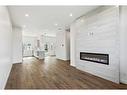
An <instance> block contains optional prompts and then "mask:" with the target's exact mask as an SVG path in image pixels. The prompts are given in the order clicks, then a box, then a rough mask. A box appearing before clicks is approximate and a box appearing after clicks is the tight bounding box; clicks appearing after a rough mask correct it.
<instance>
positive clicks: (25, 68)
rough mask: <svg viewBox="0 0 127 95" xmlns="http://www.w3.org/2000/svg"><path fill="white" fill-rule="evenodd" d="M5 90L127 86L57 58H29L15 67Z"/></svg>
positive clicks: (119, 87) (124, 87) (120, 87)
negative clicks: (78, 68) (81, 69)
mask: <svg viewBox="0 0 127 95" xmlns="http://www.w3.org/2000/svg"><path fill="white" fill-rule="evenodd" d="M5 89H127V85H123V84H115V83H113V82H110V81H108V80H105V79H102V78H99V77H96V76H94V75H91V74H89V73H86V72H83V71H80V70H77V69H76V68H74V67H72V66H70V65H69V62H65V61H61V60H57V59H55V57H47V58H46V59H45V60H38V59H36V58H34V57H28V58H24V61H23V63H22V64H14V65H13V67H12V70H11V73H10V76H9V79H8V82H7V84H6V87H5Z"/></svg>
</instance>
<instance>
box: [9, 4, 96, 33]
mask: <svg viewBox="0 0 127 95" xmlns="http://www.w3.org/2000/svg"><path fill="white" fill-rule="evenodd" d="M95 8H97V6H9V7H8V9H9V12H10V15H11V19H12V22H13V26H18V27H22V28H23V29H24V32H23V33H24V35H40V34H45V33H46V34H47V35H55V34H56V32H57V31H59V30H58V29H59V28H61V29H62V30H63V29H65V27H69V26H70V24H71V23H72V22H73V21H74V20H75V19H76V18H78V17H80V16H81V15H84V14H85V13H87V12H88V11H91V10H93V9H95ZM25 14H28V15H29V16H25ZM70 14H72V16H70ZM56 24H57V25H56Z"/></svg>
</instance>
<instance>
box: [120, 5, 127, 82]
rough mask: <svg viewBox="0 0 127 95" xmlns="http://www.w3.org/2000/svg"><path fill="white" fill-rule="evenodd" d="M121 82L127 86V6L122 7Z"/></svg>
mask: <svg viewBox="0 0 127 95" xmlns="http://www.w3.org/2000/svg"><path fill="white" fill-rule="evenodd" d="M120 34H121V41H120V42H121V44H120V45H121V49H120V50H121V53H120V81H121V82H122V83H126V84H127V6H122V7H120Z"/></svg>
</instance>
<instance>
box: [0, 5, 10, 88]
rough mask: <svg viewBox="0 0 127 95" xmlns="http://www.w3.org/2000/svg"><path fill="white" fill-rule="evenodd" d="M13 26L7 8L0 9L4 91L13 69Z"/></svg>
mask: <svg viewBox="0 0 127 95" xmlns="http://www.w3.org/2000/svg"><path fill="white" fill-rule="evenodd" d="M11 56H12V26H11V22H10V18H9V14H8V10H7V8H6V7H0V89H4V87H5V85H6V81H7V79H8V76H9V73H10V70H11V67H12V57H11Z"/></svg>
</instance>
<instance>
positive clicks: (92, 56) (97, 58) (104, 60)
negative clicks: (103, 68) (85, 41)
mask: <svg viewBox="0 0 127 95" xmlns="http://www.w3.org/2000/svg"><path fill="white" fill-rule="evenodd" d="M80 60H86V61H91V62H95V63H101V64H106V65H109V55H108V54H101V53H88V52H80Z"/></svg>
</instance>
